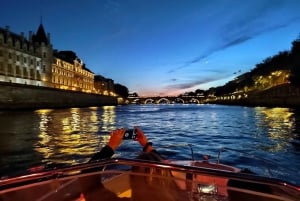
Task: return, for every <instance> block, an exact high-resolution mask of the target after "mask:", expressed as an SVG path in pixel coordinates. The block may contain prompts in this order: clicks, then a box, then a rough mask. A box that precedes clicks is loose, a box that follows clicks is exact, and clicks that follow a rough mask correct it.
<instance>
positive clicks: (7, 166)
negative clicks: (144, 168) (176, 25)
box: [0, 104, 300, 185]
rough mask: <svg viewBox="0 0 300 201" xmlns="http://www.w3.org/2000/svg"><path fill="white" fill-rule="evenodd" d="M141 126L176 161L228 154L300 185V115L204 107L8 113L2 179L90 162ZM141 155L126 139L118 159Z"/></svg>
mask: <svg viewBox="0 0 300 201" xmlns="http://www.w3.org/2000/svg"><path fill="white" fill-rule="evenodd" d="M135 125H138V126H140V127H141V128H142V129H143V131H144V132H145V133H146V135H147V137H148V138H149V139H150V140H151V141H152V142H153V144H154V147H155V148H156V149H157V150H158V151H160V152H161V154H162V155H163V156H165V157H167V158H169V159H174V160H179V159H180V160H181V159H182V160H186V159H191V158H192V156H193V157H194V158H195V159H198V160H201V159H202V157H203V155H209V157H210V160H212V161H214V160H216V158H217V155H218V152H219V151H220V150H222V152H221V154H220V162H222V163H225V164H229V165H234V166H237V167H240V168H248V169H250V170H252V171H254V172H256V173H257V174H261V175H265V176H271V177H276V178H280V179H284V180H287V181H289V182H291V183H294V184H298V185H300V110H299V109H293V108H265V107H241V106H224V105H196V104H195V105H181V104H174V105H127V106H104V107H90V108H70V109H55V110H36V111H1V112H0V154H1V158H0V176H4V175H10V174H15V173H21V172H23V171H26V169H28V168H30V167H33V166H37V165H40V164H44V165H49V166H60V165H71V164H78V163H84V162H86V161H87V160H88V159H89V158H90V157H91V156H92V155H93V153H95V152H97V151H99V150H100V149H101V147H103V146H104V145H105V144H106V143H107V142H108V140H109V135H108V132H109V131H111V130H113V129H116V128H119V127H126V128H132V127H133V126H135ZM191 148H192V150H193V152H194V154H193V155H192V151H191ZM140 151H141V148H140V146H139V145H138V143H137V142H135V141H133V140H124V141H123V143H122V145H121V146H120V147H119V148H118V149H117V151H116V155H115V157H126V158H134V157H136V156H137V154H138V153H139V152H140Z"/></svg>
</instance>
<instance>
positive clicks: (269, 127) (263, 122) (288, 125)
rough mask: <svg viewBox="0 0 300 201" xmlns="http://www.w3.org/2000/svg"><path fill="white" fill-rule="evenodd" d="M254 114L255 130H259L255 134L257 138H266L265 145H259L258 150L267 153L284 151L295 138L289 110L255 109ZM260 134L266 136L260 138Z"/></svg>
mask: <svg viewBox="0 0 300 201" xmlns="http://www.w3.org/2000/svg"><path fill="white" fill-rule="evenodd" d="M255 112H256V124H257V128H258V129H260V130H261V131H258V132H257V137H258V138H263V137H266V139H265V142H266V143H265V144H261V145H260V148H261V149H262V150H265V151H269V152H278V151H282V150H284V149H286V148H287V146H289V142H290V141H292V140H293V139H294V138H295V134H294V132H293V131H294V129H295V119H294V115H293V114H294V113H293V112H292V111H291V109H289V108H265V107H257V108H255ZM260 133H267V134H268V135H267V136H261V135H260Z"/></svg>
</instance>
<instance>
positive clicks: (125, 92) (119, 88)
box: [114, 84, 129, 98]
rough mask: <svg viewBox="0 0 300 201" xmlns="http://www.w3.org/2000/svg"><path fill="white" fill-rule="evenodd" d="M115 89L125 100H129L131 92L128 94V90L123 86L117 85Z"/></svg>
mask: <svg viewBox="0 0 300 201" xmlns="http://www.w3.org/2000/svg"><path fill="white" fill-rule="evenodd" d="M114 88H115V92H116V93H117V94H118V95H119V96H122V97H123V98H127V97H128V95H129V92H128V88H127V87H125V86H123V85H121V84H115V85H114Z"/></svg>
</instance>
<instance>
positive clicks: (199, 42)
mask: <svg viewBox="0 0 300 201" xmlns="http://www.w3.org/2000/svg"><path fill="white" fill-rule="evenodd" d="M16 5H19V6H16ZM1 10H2V11H1V13H0V19H1V24H0V26H1V27H5V26H9V27H10V31H12V32H14V33H17V34H18V33H20V32H24V33H25V35H26V36H27V34H28V33H27V32H29V31H34V32H35V31H36V30H37V27H38V25H39V24H40V23H42V24H43V26H44V28H45V31H46V32H47V33H50V35H51V42H52V44H53V48H54V49H58V50H71V51H74V52H76V54H77V56H79V57H80V58H81V59H82V60H83V62H84V63H85V64H86V66H87V68H89V69H90V70H91V71H93V72H94V73H95V74H100V75H103V76H105V77H107V78H110V79H113V80H114V81H115V83H120V84H122V85H124V86H126V87H128V89H129V91H130V92H137V93H138V94H139V95H142V96H147V95H154V96H155V95H163V96H166V95H178V94H180V93H184V92H188V91H194V90H196V89H203V90H206V89H208V88H210V87H216V86H221V85H224V84H225V83H226V82H228V81H229V80H232V79H233V78H234V77H236V76H238V75H239V74H243V73H245V72H248V71H249V70H251V69H253V68H254V67H255V64H257V63H260V62H261V61H262V60H264V59H266V58H267V57H269V56H272V55H274V54H277V53H278V52H279V51H286V50H290V47H291V43H292V41H293V40H295V39H296V38H297V37H298V36H299V33H300V13H299V12H298V10H300V2H298V1H296V0H289V1H283V0H274V1H267V0H256V1H251V2H247V3H245V2H242V1H234V0H230V1H229V0H228V1H217V0H215V1H209V2H206V1H192V0H189V1H179V0H178V1H162V2H160V1H158V0H153V1H136V0H129V1H121V0H120V1H117V0H101V1H89V4H84V3H83V2H82V1H79V0H78V1H72V4H71V3H68V2H60V1H57V0H54V1H46V0H44V1H42V0H39V1H38V0H36V1H35V0H31V1H29V2H23V1H18V0H12V1H9V2H7V3H6V4H3V6H2V8H1ZM41 17H42V20H41Z"/></svg>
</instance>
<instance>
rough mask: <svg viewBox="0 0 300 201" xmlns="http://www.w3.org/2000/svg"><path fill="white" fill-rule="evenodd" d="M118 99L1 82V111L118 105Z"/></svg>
mask: <svg viewBox="0 0 300 201" xmlns="http://www.w3.org/2000/svg"><path fill="white" fill-rule="evenodd" d="M117 104H118V102H117V97H113V96H104V95H97V94H88V93H82V92H75V91H67V90H60V89H55V88H48V87H40V86H31V85H22V84H15V83H6V82H0V110H21V109H50V108H71V107H92V106H104V105H117Z"/></svg>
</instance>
